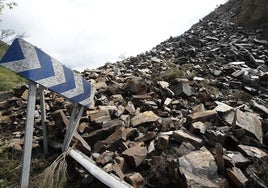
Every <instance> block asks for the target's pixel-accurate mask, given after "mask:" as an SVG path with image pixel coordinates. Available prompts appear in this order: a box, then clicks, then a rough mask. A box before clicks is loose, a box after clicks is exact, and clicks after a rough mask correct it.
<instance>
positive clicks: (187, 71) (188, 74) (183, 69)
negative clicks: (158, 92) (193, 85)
mask: <svg viewBox="0 0 268 188" xmlns="http://www.w3.org/2000/svg"><path fill="white" fill-rule="evenodd" d="M166 63H167V67H169V69H167V70H166V71H165V72H164V74H162V75H161V76H160V77H159V79H160V80H165V81H171V80H173V79H176V78H188V79H189V80H192V79H193V77H194V76H195V75H196V71H194V70H193V68H192V65H191V64H184V65H180V66H178V65H176V64H174V63H171V62H166Z"/></svg>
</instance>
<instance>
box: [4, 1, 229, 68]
mask: <svg viewBox="0 0 268 188" xmlns="http://www.w3.org/2000/svg"><path fill="white" fill-rule="evenodd" d="M13 1H15V2H17V4H18V6H17V7H15V8H14V9H13V10H7V9H6V10H4V12H3V16H2V22H1V23H0V29H10V28H12V29H14V30H15V31H16V32H18V33H26V35H27V37H26V38H25V40H26V41H28V42H30V43H32V44H33V45H35V46H37V47H39V48H41V49H42V50H43V51H45V52H46V53H48V54H49V55H50V56H52V57H54V58H55V59H57V60H58V61H60V62H61V63H63V64H65V65H66V66H68V67H70V68H72V69H77V70H80V71H82V70H84V69H86V68H89V69H94V68H97V67H100V66H102V65H104V64H105V63H106V62H116V61H117V60H119V56H120V55H122V54H123V55H124V56H126V57H128V56H135V55H137V54H139V53H142V52H145V51H146V50H151V49H152V48H153V47H154V46H156V45H157V44H159V43H160V42H162V41H164V40H166V39H168V38H169V37H170V36H178V35H181V34H182V33H183V32H184V31H186V30H188V29H189V28H190V27H191V26H192V25H193V24H195V23H196V22H198V20H199V19H201V18H202V17H204V16H205V15H207V14H208V13H210V12H211V11H213V10H214V9H215V8H216V6H217V5H220V4H223V3H224V2H226V0H13Z"/></svg>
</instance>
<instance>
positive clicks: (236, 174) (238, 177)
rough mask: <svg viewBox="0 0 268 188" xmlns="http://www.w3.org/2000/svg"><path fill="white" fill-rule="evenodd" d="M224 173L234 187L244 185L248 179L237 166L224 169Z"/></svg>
mask: <svg viewBox="0 0 268 188" xmlns="http://www.w3.org/2000/svg"><path fill="white" fill-rule="evenodd" d="M226 174H227V176H228V178H230V180H231V181H232V183H233V184H234V185H235V187H246V184H247V182H248V179H247V177H246V176H245V175H244V174H243V172H242V171H241V170H240V169H239V168H236V167H232V168H229V169H226Z"/></svg>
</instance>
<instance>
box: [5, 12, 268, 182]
mask: <svg viewBox="0 0 268 188" xmlns="http://www.w3.org/2000/svg"><path fill="white" fill-rule="evenodd" d="M222 9H223V7H220V8H219V9H217V10H216V11H214V12H213V13H212V14H211V15H209V16H207V17H206V18H204V19H203V20H201V21H200V22H199V23H198V24H196V25H194V26H193V27H192V28H191V29H190V30H188V31H187V32H185V33H184V34H183V35H181V36H179V37H170V38H169V39H168V40H166V41H164V42H162V43H161V44H159V45H158V46H156V47H155V48H153V49H152V50H150V51H148V52H145V53H143V54H140V55H137V56H136V57H130V58H127V59H125V60H123V61H120V62H116V63H114V64H111V63H107V64H106V65H105V66H103V67H100V68H98V69H97V70H85V71H84V72H83V73H82V75H83V76H84V78H86V79H87V80H89V81H91V82H94V83H95V86H96V89H97V92H96V95H95V108H94V109H90V110H87V111H86V112H85V113H84V114H83V117H82V119H81V121H80V125H79V128H78V133H79V134H76V139H77V140H78V144H77V147H78V148H79V149H80V150H82V151H83V152H84V153H86V154H87V155H89V156H90V157H91V158H92V159H93V160H94V161H95V162H96V164H97V165H98V166H100V167H102V168H103V169H104V170H105V171H106V172H109V173H113V174H115V175H117V176H118V177H120V178H122V179H124V180H126V181H128V182H129V183H130V184H131V185H133V186H134V187H143V186H145V187H175V186H176V187H178V186H179V187H195V186H197V187H228V186H229V187H245V186H251V187H267V186H268V181H267V180H268V172H267V170H266V169H267V168H268V150H267V149H268V89H267V88H268V87H267V86H268V67H267V66H268V41H266V40H263V39H262V38H261V37H260V36H259V34H258V31H248V30H245V29H244V28H242V27H238V26H236V25H235V24H233V23H231V22H230V21H229V20H230V19H229V17H228V16H227V15H231V13H232V9H226V10H228V11H227V12H226V13H225V14H226V15H225V16H224V15H220V17H221V19H215V18H216V17H219V11H222ZM15 94H16V95H17V97H13V98H10V99H9V100H7V101H6V102H2V103H1V104H0V108H1V117H0V122H1V124H7V125H9V126H13V127H14V131H15V130H16V126H18V125H23V124H24V119H25V107H26V103H27V101H26V98H25V97H26V96H27V90H26V89H25V88H24V89H23V88H22V91H20V90H17V91H16V92H15ZM46 103H47V107H46V110H47V117H48V119H47V126H48V128H49V130H50V131H49V134H50V137H51V138H57V139H62V138H63V136H64V130H65V127H66V126H65V124H67V123H66V122H67V120H66V116H69V115H70V109H71V104H70V103H69V102H67V101H65V100H64V99H63V98H61V97H60V96H56V95H53V94H52V93H50V92H47V93H46ZM39 108H40V107H39V105H38V104H37V110H36V114H35V115H36V122H35V128H36V129H40V125H39V124H40V119H39V117H40V112H39V111H38V109H39ZM20 136H21V135H19V136H18V137H20ZM82 138H83V139H82ZM37 141H38V140H37ZM51 144H52V142H51ZM52 145H53V144H52ZM89 148H91V150H90V149H89Z"/></svg>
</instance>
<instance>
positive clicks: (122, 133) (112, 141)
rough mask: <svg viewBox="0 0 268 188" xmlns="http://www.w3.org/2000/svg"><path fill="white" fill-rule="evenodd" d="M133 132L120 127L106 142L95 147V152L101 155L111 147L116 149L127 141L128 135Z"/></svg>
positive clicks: (99, 142) (100, 142)
mask: <svg viewBox="0 0 268 188" xmlns="http://www.w3.org/2000/svg"><path fill="white" fill-rule="evenodd" d="M132 131H133V129H132V128H125V127H120V128H118V129H117V130H116V131H115V132H114V133H113V134H111V135H110V136H109V137H108V138H106V139H105V140H100V141H98V142H97V143H96V144H95V145H94V152H98V153H101V152H103V151H105V150H107V149H108V148H110V147H115V146H116V145H118V144H119V142H120V141H121V142H122V141H126V139H127V137H128V135H129V134H130V133H131V132H132Z"/></svg>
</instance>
